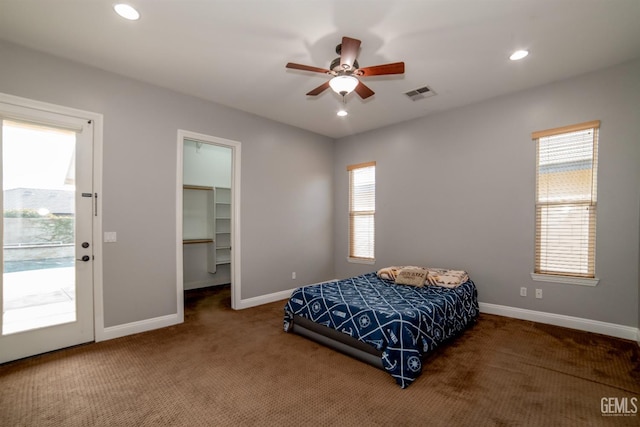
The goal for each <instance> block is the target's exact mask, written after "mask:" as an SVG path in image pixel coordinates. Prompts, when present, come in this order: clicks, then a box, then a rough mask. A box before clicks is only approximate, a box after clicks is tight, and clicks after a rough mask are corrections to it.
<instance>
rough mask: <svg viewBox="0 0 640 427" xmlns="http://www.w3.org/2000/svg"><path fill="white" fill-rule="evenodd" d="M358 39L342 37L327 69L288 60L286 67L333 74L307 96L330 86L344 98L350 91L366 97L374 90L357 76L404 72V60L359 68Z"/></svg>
mask: <svg viewBox="0 0 640 427" xmlns="http://www.w3.org/2000/svg"><path fill="white" fill-rule="evenodd" d="M360 43H361V41H360V40H357V39H352V38H349V37H342V43H341V44H339V45H337V46H336V53H337V54H338V55H340V57H338V58H336V59H334V60H333V61H331V65H330V66H329V69H326V68H319V67H313V66H310V65H302V64H294V63H293V62H289V63H288V64H287V68H291V69H294V70H303V71H312V72H314V73H323V74H328V75H330V76H333V77H332V78H331V80H328V81H326V82H324V83H323V84H321V85H320V86H318V87H317V88H315V89H313V90H311V91H310V92H308V93H307V95H308V96H316V95H319V94H321V93H322V92H324V91H325V90H326V89H327V88H329V87H331V89H333V91H334V92H336V93H338V94H340V95H342V97H343V98H344V97H345V96H346V95H347V94H349V93H351V92H352V91H354V90H355V91H356V93H357V94H358V95H359V96H360V98H362V99H367V98H369V97H370V96H371V95H373V94H374V92H373V91H372V90H371V89H370V88H369V87H368V86H367V85H365V84H364V83H362V82H361V81H360V80H359V79H358V77H370V76H382V75H389V74H404V62H394V63H392V64H383V65H374V66H372V67H364V68H360V65H359V64H358V61H356V57H357V56H358V51H359V50H360Z"/></svg>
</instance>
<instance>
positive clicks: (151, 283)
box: [0, 42, 333, 327]
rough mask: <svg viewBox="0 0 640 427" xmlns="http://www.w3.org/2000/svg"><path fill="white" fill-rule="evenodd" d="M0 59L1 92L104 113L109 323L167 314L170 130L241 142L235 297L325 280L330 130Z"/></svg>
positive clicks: (43, 59) (172, 217) (31, 56)
mask: <svg viewBox="0 0 640 427" xmlns="http://www.w3.org/2000/svg"><path fill="white" fill-rule="evenodd" d="M0 58H2V59H1V60H0V92H3V93H7V94H11V95H16V96H21V97H26V98H31V99H35V100H38V101H44V102H50V103H55V104H60V105H64V106H67V107H73V108H78V109H84V110H89V111H93V112H96V113H102V114H103V115H104V157H103V165H104V175H103V197H102V198H101V200H102V202H103V213H104V217H103V229H104V231H116V232H117V233H118V242H117V243H110V244H105V245H104V313H105V319H104V323H105V326H106V327H109V326H116V325H121V324H126V323H130V322H135V321H140V320H144V319H150V318H155V317H159V316H164V315H168V314H172V313H175V311H176V283H175V281H176V253H175V252H176V248H175V239H176V236H175V228H176V226H175V223H176V214H175V212H176V203H175V188H176V161H177V159H176V152H177V130H178V129H185V130H189V131H193V132H198V133H203V134H207V135H212V136H216V137H221V138H227V139H231V140H235V141H240V142H241V143H242V177H241V180H242V187H241V196H242V199H241V223H242V230H241V231H242V271H241V276H242V298H243V299H246V298H250V297H254V296H260V295H264V294H269V293H272V292H276V291H281V290H285V289H290V288H292V287H295V286H296V285H300V284H307V283H314V282H318V281H322V280H325V279H330V278H332V277H333V257H332V249H333V242H332V230H333V223H332V216H333V204H332V203H333V186H332V179H333V169H332V168H333V167H332V160H333V144H332V140H331V139H329V138H326V137H322V136H319V135H317V134H313V133H309V132H306V131H303V130H300V129H297V128H293V127H290V126H286V125H282V124H279V123H276V122H273V121H270V120H267V119H263V118H259V117H257V116H254V115H250V114H246V113H243V112H240V111H237V110H233V109H229V108H226V107H223V106H220V105H217V104H213V103H209V102H205V101H203V100H200V99H197V98H193V97H188V96H184V95H181V94H178V93H175V92H171V91H168V90H165V89H162V88H159V87H155V86H151V85H148V84H145V83H141V82H138V81H135V80H131V79H128V78H124V77H121V76H118V75H115V74H111V73H107V72H103V71H100V70H98V69H95V68H91V67H86V66H83V65H80V64H77V63H73V62H70V61H66V60H63V59H59V58H56V57H53V56H48V55H44V54H41V53H38V52H35V51H32V50H28V49H23V48H21V47H18V46H16V45H13V44H8V43H4V42H0ZM292 271H296V273H297V280H295V281H294V280H292V279H291V272H292Z"/></svg>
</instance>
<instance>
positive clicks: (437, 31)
mask: <svg viewBox="0 0 640 427" xmlns="http://www.w3.org/2000/svg"><path fill="white" fill-rule="evenodd" d="M123 1H124V2H128V3H129V4H131V5H133V6H135V7H136V8H137V9H138V10H139V11H140V13H141V15H142V17H141V19H140V20H139V21H136V22H130V21H125V20H123V19H122V18H120V17H119V16H117V15H116V14H115V13H114V12H113V10H112V6H113V4H114V3H116V1H115V0H0V39H5V40H8V41H11V42H14V43H17V44H21V45H24V46H27V47H30V48H34V49H37V50H41V51H44V52H49V53H51V54H54V55H57V56H61V57H64V58H68V59H72V60H74V61H78V62H82V63H85V64H89V65H92V66H95V67H98V68H101V69H104V70H108V71H112V72H115V73H118V74H121V75H125V76H129V77H132V78H135V79H138V80H143V81H146V82H149V83H152V84H156V85H159V86H163V87H166V88H170V89H173V90H175V91H178V92H182V93H185V94H189V95H193V96H197V97H200V98H204V99H207V100H211V101H214V102H217V103H220V104H223V105H227V106H229V107H233V108H237V109H239V110H243V111H247V112H250V113H253V114H256V115H259V116H263V117H267V118H270V119H273V120H276V121H279V122H283V123H287V124H290V125H293V126H297V127H300V128H304V129H307V130H310V131H313V132H316V133H319V134H322V135H326V136H329V137H332V138H339V137H343V136H346V135H350V134H355V133H359V132H363V131H367V130H371V129H374V128H377V127H380V126H384V125H388V124H392V123H398V122H402V121H405V120H409V119H412V118H416V117H421V116H426V115H428V114H432V113H435V112H438V111H443V110H447V109H451V108H455V107H459V106H462V105H466V104H470V103H474V102H477V101H480V100H484V99H488V98H491V97H495V96H499V95H502V94H506V93H510V92H514V91H519V90H522V89H526V88H529V87H533V86H537V85H540V84H544V83H548V82H552V81H556V80H560V79H564V78H567V77H571V76H575V75H578V74H582V73H585V72H589V71H592V70H596V69H600V68H604V67H607V66H610V65H614V64H618V63H621V62H624V61H627V60H629V59H632V58H637V57H640V0H367V1H364V0H362V1H355V0H322V1H317V0H251V1H250V0H123ZM342 36H349V37H352V38H356V39H359V40H362V46H361V51H360V55H359V57H358V62H359V63H360V66H361V67H366V66H371V65H378V64H384V63H390V62H398V61H404V62H405V66H406V72H405V74H404V75H403V76H378V77H369V78H365V79H364V80H363V82H364V83H366V84H367V85H368V86H369V87H370V88H371V89H373V90H374V91H375V93H376V94H375V95H374V96H372V97H371V98H369V99H367V100H366V101H363V100H361V99H360V98H359V97H358V96H357V95H356V94H355V93H352V94H350V95H348V96H347V110H348V111H349V113H350V114H349V116H348V117H346V118H340V117H337V116H336V111H337V110H338V109H339V107H340V105H341V98H340V96H339V95H337V94H335V93H333V92H332V91H330V90H327V91H325V92H324V93H322V94H321V95H320V96H317V97H307V96H305V93H307V92H308V91H309V90H311V89H313V88H315V87H316V86H319V85H320V84H322V83H323V82H324V81H325V80H326V79H327V77H326V76H324V75H323V74H318V73H310V72H303V71H297V70H287V69H285V64H286V63H287V62H297V63H301V64H306V65H312V66H317V67H321V68H328V67H329V63H330V62H331V60H332V59H334V58H335V57H336V56H337V55H336V53H335V46H336V45H337V44H338V43H340V40H341V38H342ZM520 48H525V49H528V50H530V52H531V54H530V55H529V57H527V58H525V59H524V60H522V61H518V62H512V61H509V60H508V56H509V54H510V53H511V52H512V51H514V50H515V49H520ZM1 61H2V59H1V58H0V66H1ZM425 85H428V86H429V87H431V88H432V89H433V90H434V91H435V92H436V93H437V95H436V96H434V97H430V98H425V99H422V100H418V101H412V100H411V99H409V98H408V97H407V96H405V95H404V92H407V91H410V90H413V89H416V88H419V87H421V86H425Z"/></svg>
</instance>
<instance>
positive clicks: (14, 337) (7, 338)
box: [0, 103, 94, 363]
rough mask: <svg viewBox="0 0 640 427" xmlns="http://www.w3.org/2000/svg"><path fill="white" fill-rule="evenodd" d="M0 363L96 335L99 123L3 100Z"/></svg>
mask: <svg viewBox="0 0 640 427" xmlns="http://www.w3.org/2000/svg"><path fill="white" fill-rule="evenodd" d="M0 127H1V132H0V145H1V146H2V162H1V164H2V173H1V174H0V175H1V178H0V179H1V180H2V187H3V194H2V198H1V199H0V204H1V206H2V210H3V213H4V215H3V217H4V218H3V222H2V227H1V228H0V230H1V231H2V238H3V242H4V247H3V251H2V256H1V261H2V265H3V274H2V280H0V306H1V307H2V317H1V318H0V363H3V362H7V361H10V360H15V359H19V358H23V357H27V356H31V355H35V354H40V353H44V352H48V351H51V350H56V349H59V348H64V347H69V346H72V345H76V344H81V343H85V342H89V341H93V339H94V327H93V241H92V240H91V239H92V224H93V222H92V215H93V209H94V197H93V196H94V193H93V188H92V167H93V158H92V149H93V128H92V124H91V123H90V122H89V121H88V120H84V119H80V118H76V117H68V116H64V115H60V114H54V113H51V112H43V111H37V110H32V109H28V108H24V107H19V106H14V105H8V104H2V103H0Z"/></svg>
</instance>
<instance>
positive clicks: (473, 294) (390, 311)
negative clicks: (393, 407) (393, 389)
mask: <svg viewBox="0 0 640 427" xmlns="http://www.w3.org/2000/svg"><path fill="white" fill-rule="evenodd" d="M478 313H479V310H478V293H477V290H476V287H475V285H474V283H473V282H472V281H471V280H469V281H467V282H465V283H463V284H462V285H460V286H458V287H456V288H453V289H449V288H443V287H439V286H424V287H420V288H418V287H414V286H404V285H396V284H395V283H394V282H392V281H387V280H383V279H380V278H378V276H377V275H376V273H375V272H373V273H367V274H364V275H362V276H357V277H352V278H349V279H344V280H339V281H334V282H326V283H321V284H318V285H311V286H306V287H302V288H298V289H296V290H295V291H294V292H293V294H292V295H291V298H290V299H289V301H288V302H287V304H286V305H285V307H284V330H285V331H289V329H290V328H291V325H292V323H293V315H294V314H295V315H298V316H301V317H305V318H307V319H309V320H312V321H314V322H315V323H319V324H321V325H324V326H328V327H330V328H332V329H336V330H338V331H341V332H343V333H345V334H348V335H350V336H352V337H354V338H356V339H358V340H360V341H362V342H364V343H367V344H369V345H371V346H373V347H375V348H376V349H378V350H381V351H382V364H383V366H384V368H385V370H386V371H387V372H389V373H390V374H391V376H393V377H394V378H395V380H396V382H397V383H398V384H399V385H400V386H401V387H402V388H405V387H407V386H408V385H409V384H411V383H412V382H413V381H414V380H415V379H416V378H417V377H418V376H420V374H421V372H422V360H423V356H424V355H425V354H427V353H428V352H430V351H432V350H433V349H435V348H436V347H437V346H438V345H439V344H440V343H442V342H443V341H445V340H447V339H448V338H451V337H453V336H455V335H456V334H458V333H460V332H462V331H463V330H464V329H465V328H466V327H467V326H468V325H469V324H471V323H473V322H474V321H475V320H476V319H477V317H478Z"/></svg>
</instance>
